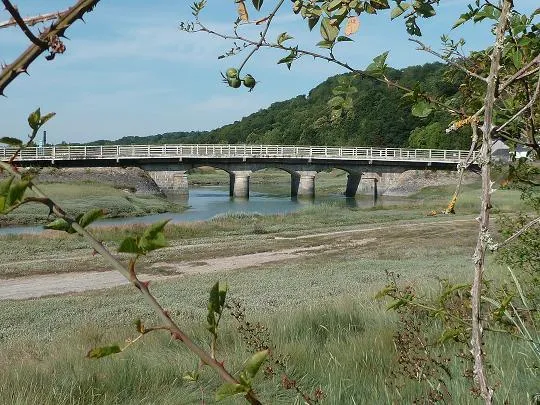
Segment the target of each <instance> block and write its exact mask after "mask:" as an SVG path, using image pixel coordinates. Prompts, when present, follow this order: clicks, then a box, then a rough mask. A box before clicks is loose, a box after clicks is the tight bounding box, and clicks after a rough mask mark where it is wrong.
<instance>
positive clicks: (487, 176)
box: [471, 0, 513, 405]
mask: <svg viewBox="0 0 540 405" xmlns="http://www.w3.org/2000/svg"><path fill="white" fill-rule="evenodd" d="M512 7H513V4H512V0H503V4H502V10H501V15H500V17H499V21H498V23H497V27H496V31H495V32H496V35H495V44H494V47H493V52H492V53H491V66H490V70H489V75H488V78H487V80H488V83H487V89H486V96H485V99H484V110H485V111H484V123H483V125H482V128H481V130H482V147H481V150H480V151H481V152H480V159H481V161H480V162H479V163H480V165H481V167H482V202H481V208H480V220H479V229H478V237H477V242H476V249H475V251H474V256H473V260H474V278H473V284H472V288H471V307H472V309H471V318H472V330H471V353H472V356H473V361H474V367H473V374H474V379H475V382H476V383H477V384H478V387H479V389H480V396H481V397H482V399H483V400H484V402H485V404H486V405H491V403H492V400H493V389H492V388H491V387H490V386H489V384H488V381H487V376H486V368H485V363H484V353H483V351H482V346H483V343H484V338H483V325H482V321H481V291H482V286H483V276H484V268H485V262H484V261H485V254H486V248H487V241H486V238H485V234H486V232H487V231H488V228H489V214H490V208H491V202H490V200H491V192H492V190H491V139H492V137H491V134H492V133H493V129H494V125H493V112H494V104H495V99H496V95H497V93H498V81H499V79H498V78H499V69H500V60H501V54H502V48H503V42H504V33H505V31H506V26H507V23H508V14H509V12H510V10H511V9H512Z"/></svg>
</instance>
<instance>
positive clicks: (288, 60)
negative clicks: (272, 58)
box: [278, 47, 298, 70]
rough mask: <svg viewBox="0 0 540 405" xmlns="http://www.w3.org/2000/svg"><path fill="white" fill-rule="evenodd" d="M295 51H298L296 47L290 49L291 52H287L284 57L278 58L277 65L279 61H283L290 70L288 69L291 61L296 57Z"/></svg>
mask: <svg viewBox="0 0 540 405" xmlns="http://www.w3.org/2000/svg"><path fill="white" fill-rule="evenodd" d="M297 52H298V48H297V47H295V48H293V49H291V53H289V54H288V55H287V56H285V57H284V58H282V59H280V60H279V61H278V65H279V64H281V63H285V64H286V65H287V68H288V69H289V70H290V69H291V65H292V63H293V62H294V60H295V59H296V55H297Z"/></svg>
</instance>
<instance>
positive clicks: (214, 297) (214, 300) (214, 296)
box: [208, 281, 221, 314]
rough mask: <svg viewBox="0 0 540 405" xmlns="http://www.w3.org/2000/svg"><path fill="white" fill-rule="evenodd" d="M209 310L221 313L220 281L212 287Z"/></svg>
mask: <svg viewBox="0 0 540 405" xmlns="http://www.w3.org/2000/svg"><path fill="white" fill-rule="evenodd" d="M208 310H209V311H212V312H217V313H218V314H219V313H221V311H220V305H219V281H218V282H217V283H215V284H214V285H213V286H212V288H211V289H210V298H209V299H208Z"/></svg>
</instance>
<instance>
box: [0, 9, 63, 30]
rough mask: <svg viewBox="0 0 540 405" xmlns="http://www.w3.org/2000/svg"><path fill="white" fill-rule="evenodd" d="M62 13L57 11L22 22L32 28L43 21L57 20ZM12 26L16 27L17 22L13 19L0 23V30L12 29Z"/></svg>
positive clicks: (26, 18) (25, 19)
mask: <svg viewBox="0 0 540 405" xmlns="http://www.w3.org/2000/svg"><path fill="white" fill-rule="evenodd" d="M63 13H64V12H60V11H57V12H55V13H47V14H40V15H36V16H33V17H23V18H22V20H23V21H24V23H25V24H26V25H27V26H29V27H32V26H34V25H36V24H39V23H43V22H45V21H49V20H56V19H57V18H60V15H61V14H63ZM14 25H17V21H15V19H13V18H10V19H9V20H7V21H1V22H0V29H2V28H8V27H13V26H14Z"/></svg>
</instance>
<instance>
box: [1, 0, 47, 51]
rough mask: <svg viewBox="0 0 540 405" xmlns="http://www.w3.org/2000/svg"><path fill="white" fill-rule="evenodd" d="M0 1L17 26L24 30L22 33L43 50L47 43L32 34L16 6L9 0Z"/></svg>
mask: <svg viewBox="0 0 540 405" xmlns="http://www.w3.org/2000/svg"><path fill="white" fill-rule="evenodd" d="M2 3H4V6H5V7H6V10H7V11H8V12H9V14H11V16H12V17H13V19H14V20H15V22H16V23H17V25H18V26H19V28H20V29H21V30H22V32H24V35H26V36H27V37H28V39H29V40H30V41H32V43H33V44H34V45H36V46H38V47H40V48H42V49H44V50H45V49H47V48H48V47H49V43H48V42H47V41H44V40H43V39H41V38H37V37H36V36H35V35H34V33H33V32H32V31H31V30H30V28H28V26H27V25H26V23H25V22H24V20H23V18H22V17H21V15H20V14H19V11H18V10H17V8H16V7H14V6H13V4H11V1H10V0H2Z"/></svg>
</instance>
